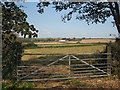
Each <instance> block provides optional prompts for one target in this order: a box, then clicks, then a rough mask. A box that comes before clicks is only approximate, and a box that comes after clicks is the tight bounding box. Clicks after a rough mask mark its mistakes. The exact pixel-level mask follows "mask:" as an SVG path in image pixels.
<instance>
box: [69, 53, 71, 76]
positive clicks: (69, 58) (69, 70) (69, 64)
mask: <svg viewBox="0 0 120 90" xmlns="http://www.w3.org/2000/svg"><path fill="white" fill-rule="evenodd" d="M70 59H71V55H69V74H70V71H71V67H70V65H71V60H70Z"/></svg>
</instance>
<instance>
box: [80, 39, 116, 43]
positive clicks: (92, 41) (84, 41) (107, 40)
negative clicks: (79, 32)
mask: <svg viewBox="0 0 120 90" xmlns="http://www.w3.org/2000/svg"><path fill="white" fill-rule="evenodd" d="M110 42H112V43H113V42H115V40H114V39H83V40H81V41H80V43H110Z"/></svg>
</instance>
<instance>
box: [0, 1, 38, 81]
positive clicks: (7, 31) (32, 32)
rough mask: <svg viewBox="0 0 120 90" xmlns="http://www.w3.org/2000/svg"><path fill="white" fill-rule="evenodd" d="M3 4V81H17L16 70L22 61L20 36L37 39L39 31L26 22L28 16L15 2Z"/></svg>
mask: <svg viewBox="0 0 120 90" xmlns="http://www.w3.org/2000/svg"><path fill="white" fill-rule="evenodd" d="M1 4H2V55H3V57H2V60H3V61H2V65H3V70H2V72H3V73H2V74H3V79H9V80H15V79H16V69H17V65H18V64H19V61H20V60H21V56H22V55H21V54H22V52H23V51H22V49H23V47H22V45H21V43H20V42H19V41H18V38H17V37H18V35H17V34H21V35H24V37H26V36H28V37H29V38H30V37H36V36H37V34H36V33H37V32H38V31H37V30H36V29H35V28H34V26H33V25H29V23H28V22H27V21H26V18H27V15H26V14H25V13H24V12H23V11H22V10H21V9H20V8H19V7H18V6H16V5H15V3H14V2H3V3H1Z"/></svg>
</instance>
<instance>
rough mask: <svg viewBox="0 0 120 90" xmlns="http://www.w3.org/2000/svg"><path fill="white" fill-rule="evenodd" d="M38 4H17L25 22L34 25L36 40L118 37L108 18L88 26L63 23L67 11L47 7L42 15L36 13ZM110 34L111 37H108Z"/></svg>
mask: <svg viewBox="0 0 120 90" xmlns="http://www.w3.org/2000/svg"><path fill="white" fill-rule="evenodd" d="M37 4H38V2H24V3H17V5H23V6H24V7H23V8H21V9H22V10H24V12H25V13H26V14H27V15H28V17H27V21H28V22H29V24H30V25H34V26H35V28H36V29H37V30H39V32H38V38H73V37H75V38H82V37H85V38H114V37H116V36H117V35H118V32H117V29H116V27H113V24H112V23H111V21H113V19H112V17H111V18H109V19H108V20H107V21H106V22H105V24H90V25H87V24H86V22H85V21H79V20H76V19H75V15H73V18H72V19H71V20H70V21H67V22H66V23H64V22H63V21H62V19H61V16H62V15H64V14H66V13H67V12H68V11H62V12H56V11H55V10H54V8H52V7H48V8H46V9H45V12H44V13H43V14H40V13H38V12H37V10H39V9H38V7H36V5H37ZM110 34H112V36H110Z"/></svg>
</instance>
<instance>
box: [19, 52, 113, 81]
mask: <svg viewBox="0 0 120 90" xmlns="http://www.w3.org/2000/svg"><path fill="white" fill-rule="evenodd" d="M23 55H40V56H41V55H42V56H43V55H44V56H48V58H49V57H54V56H56V57H55V59H53V58H52V59H50V60H48V59H47V60H45V59H42V60H41V59H38V60H33V62H34V64H33V63H32V64H31V63H28V62H27V63H25V64H21V65H19V66H18V70H17V71H18V72H17V74H18V75H17V76H18V80H19V81H42V80H62V79H70V78H87V77H89V78H90V77H102V76H108V75H110V74H111V53H86V54H80V53H79V54H30V53H26V54H23ZM56 58H58V59H57V60H56ZM35 62H36V63H37V64H36V63H35ZM48 63H49V64H48Z"/></svg>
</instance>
